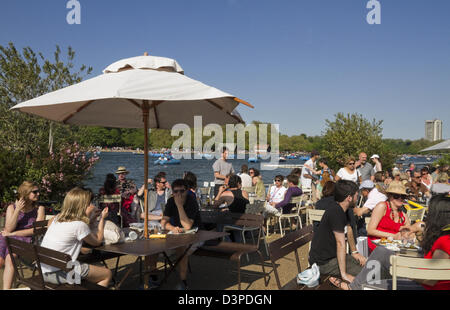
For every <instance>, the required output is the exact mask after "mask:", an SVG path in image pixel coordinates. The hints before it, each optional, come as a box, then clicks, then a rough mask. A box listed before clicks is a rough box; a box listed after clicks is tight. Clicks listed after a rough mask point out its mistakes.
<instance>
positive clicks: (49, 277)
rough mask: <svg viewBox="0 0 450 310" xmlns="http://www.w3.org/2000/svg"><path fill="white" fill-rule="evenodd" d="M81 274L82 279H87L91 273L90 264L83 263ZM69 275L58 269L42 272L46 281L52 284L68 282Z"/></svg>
mask: <svg viewBox="0 0 450 310" xmlns="http://www.w3.org/2000/svg"><path fill="white" fill-rule="evenodd" d="M80 268H81V271H80V276H81V279H85V278H86V277H87V276H88V274H89V265H88V264H81V265H80ZM67 275H68V273H67V272H65V271H62V270H57V271H53V272H45V273H43V274H42V276H43V277H44V282H48V283H52V284H57V285H59V284H66V283H67Z"/></svg>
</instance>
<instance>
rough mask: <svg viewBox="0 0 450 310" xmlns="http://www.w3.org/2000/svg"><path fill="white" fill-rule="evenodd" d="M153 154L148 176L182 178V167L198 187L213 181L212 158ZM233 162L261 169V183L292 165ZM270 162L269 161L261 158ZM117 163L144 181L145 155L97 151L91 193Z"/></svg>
mask: <svg viewBox="0 0 450 310" xmlns="http://www.w3.org/2000/svg"><path fill="white" fill-rule="evenodd" d="M154 161H155V158H149V177H150V178H153V177H154V176H155V175H156V174H157V173H158V172H160V171H164V172H166V174H167V179H168V181H169V182H172V181H174V180H175V179H178V178H182V177H183V173H184V172H185V171H192V172H193V173H195V174H196V175H197V180H198V182H197V184H198V186H199V187H202V186H203V182H213V181H214V173H213V170H212V165H213V163H214V161H215V159H212V160H207V159H196V160H194V159H181V160H180V161H181V163H180V164H179V165H166V166H160V165H153V162H154ZM229 162H230V163H232V164H233V168H234V170H235V171H236V172H239V171H240V170H241V166H242V165H243V164H246V165H248V167H249V168H252V167H253V168H256V169H259V170H260V171H261V174H262V176H263V181H264V183H266V184H267V183H272V182H273V179H274V177H275V176H276V175H278V174H281V175H284V176H286V175H288V174H289V173H290V171H291V170H292V168H278V169H275V170H261V167H260V166H261V164H259V163H249V162H248V160H246V159H233V160H229ZM263 162H264V163H269V161H268V160H267V161H263ZM303 163H304V161H301V160H298V159H292V160H287V161H286V162H284V163H280V164H281V165H302V164H303ZM119 166H125V167H126V168H127V170H128V171H130V174H128V176H127V177H128V178H129V179H132V180H134V181H135V182H136V185H137V186H138V187H140V186H142V184H143V183H144V155H143V154H132V153H109V152H102V153H101V154H100V160H99V161H98V162H97V164H96V165H95V166H94V168H93V177H92V178H91V179H89V180H86V181H85V185H86V186H87V187H89V188H91V189H92V190H93V191H94V193H97V192H98V190H99V189H100V188H101V187H102V186H103V183H104V181H105V178H106V175H107V174H108V173H114V172H115V171H116V170H117V168H118V167H119Z"/></svg>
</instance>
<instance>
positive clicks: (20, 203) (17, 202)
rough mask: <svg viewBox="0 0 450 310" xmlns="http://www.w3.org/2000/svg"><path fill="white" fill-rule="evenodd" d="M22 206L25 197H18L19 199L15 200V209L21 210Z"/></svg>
mask: <svg viewBox="0 0 450 310" xmlns="http://www.w3.org/2000/svg"><path fill="white" fill-rule="evenodd" d="M23 208H25V199H23V198H20V200H17V201H16V210H17V211H22V210H23Z"/></svg>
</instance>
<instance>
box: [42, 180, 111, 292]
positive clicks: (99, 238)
mask: <svg viewBox="0 0 450 310" xmlns="http://www.w3.org/2000/svg"><path fill="white" fill-rule="evenodd" d="M91 199H92V195H91V193H90V192H89V191H86V190H83V189H81V188H74V189H72V190H71V191H70V192H68V193H67V195H66V197H65V199H64V203H63V206H62V209H61V213H60V214H58V215H57V216H56V217H55V218H53V219H52V220H51V222H50V223H49V227H48V230H47V233H46V234H45V236H44V239H43V240H42V244H41V246H42V247H45V248H49V249H52V250H56V251H59V252H63V253H66V254H69V255H70V256H71V257H72V261H76V260H77V258H78V255H79V254H80V250H81V246H82V243H83V241H84V242H86V243H88V244H89V245H92V246H94V247H95V246H99V245H101V244H102V242H103V231H104V228H105V218H106V217H107V216H108V208H104V209H103V211H102V213H101V216H100V222H99V224H98V230H97V231H96V233H95V234H94V233H92V232H91V230H90V228H89V224H90V215H91V214H90V213H91V212H92V211H93V208H92V206H91ZM41 267H42V273H43V277H44V281H45V282H50V283H53V284H64V283H66V282H67V280H66V279H67V274H66V273H65V272H64V271H62V270H60V269H57V268H55V267H52V266H48V265H45V264H41ZM80 271H81V274H80V276H81V279H85V280H87V281H89V282H93V283H97V284H98V285H101V286H104V287H108V284H109V282H110V281H111V278H112V274H111V271H110V270H109V269H108V268H105V267H98V266H94V265H88V264H81V269H80Z"/></svg>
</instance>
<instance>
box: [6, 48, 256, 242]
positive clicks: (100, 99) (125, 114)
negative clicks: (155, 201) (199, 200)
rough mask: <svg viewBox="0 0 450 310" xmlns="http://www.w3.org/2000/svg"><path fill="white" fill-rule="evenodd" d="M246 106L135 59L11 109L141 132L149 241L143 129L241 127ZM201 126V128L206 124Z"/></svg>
mask: <svg viewBox="0 0 450 310" xmlns="http://www.w3.org/2000/svg"><path fill="white" fill-rule="evenodd" d="M239 103H242V104H244V105H247V106H249V107H252V108H253V106H252V105H250V104H249V103H247V102H245V101H244V100H241V99H239V98H236V97H235V96H233V95H231V94H228V93H225V92H223V91H221V90H218V89H216V88H214V87H211V86H208V85H205V84H203V83H201V82H198V81H196V80H193V79H191V78H188V77H186V76H185V75H184V71H183V69H182V68H181V66H180V65H179V64H178V63H177V62H176V61H175V60H173V59H169V58H164V57H155V56H147V55H145V56H139V57H134V58H128V59H124V60H120V61H118V62H116V63H114V64H112V65H110V66H108V67H107V68H106V69H105V70H104V71H103V74H102V75H99V76H97V77H94V78H92V79H89V80H86V81H83V82H81V83H78V84H76V85H72V86H68V87H66V88H63V89H60V90H57V91H54V92H51V93H48V94H45V95H43V96H40V97H37V98H34V99H32V100H29V101H26V102H22V103H20V104H18V105H16V106H14V107H13V108H12V109H14V110H19V111H21V112H24V113H29V114H33V115H37V116H40V117H43V118H46V119H49V120H52V121H56V122H61V123H64V124H74V125H87V126H104V127H117V128H144V133H145V145H144V184H145V195H144V197H145V216H146V219H145V235H146V236H147V235H148V226H147V225H148V221H147V216H148V212H147V208H148V206H147V189H148V183H147V180H148V128H163V129H171V128H172V127H173V126H174V125H175V124H179V123H183V124H187V125H188V126H190V127H194V116H202V117H204V118H205V120H204V121H203V123H204V124H205V123H215V124H219V125H225V124H237V123H242V122H243V120H242V118H241V117H240V115H239V113H237V112H236V111H235V108H236V107H237V106H238V105H239ZM205 125H206V124H205Z"/></svg>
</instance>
